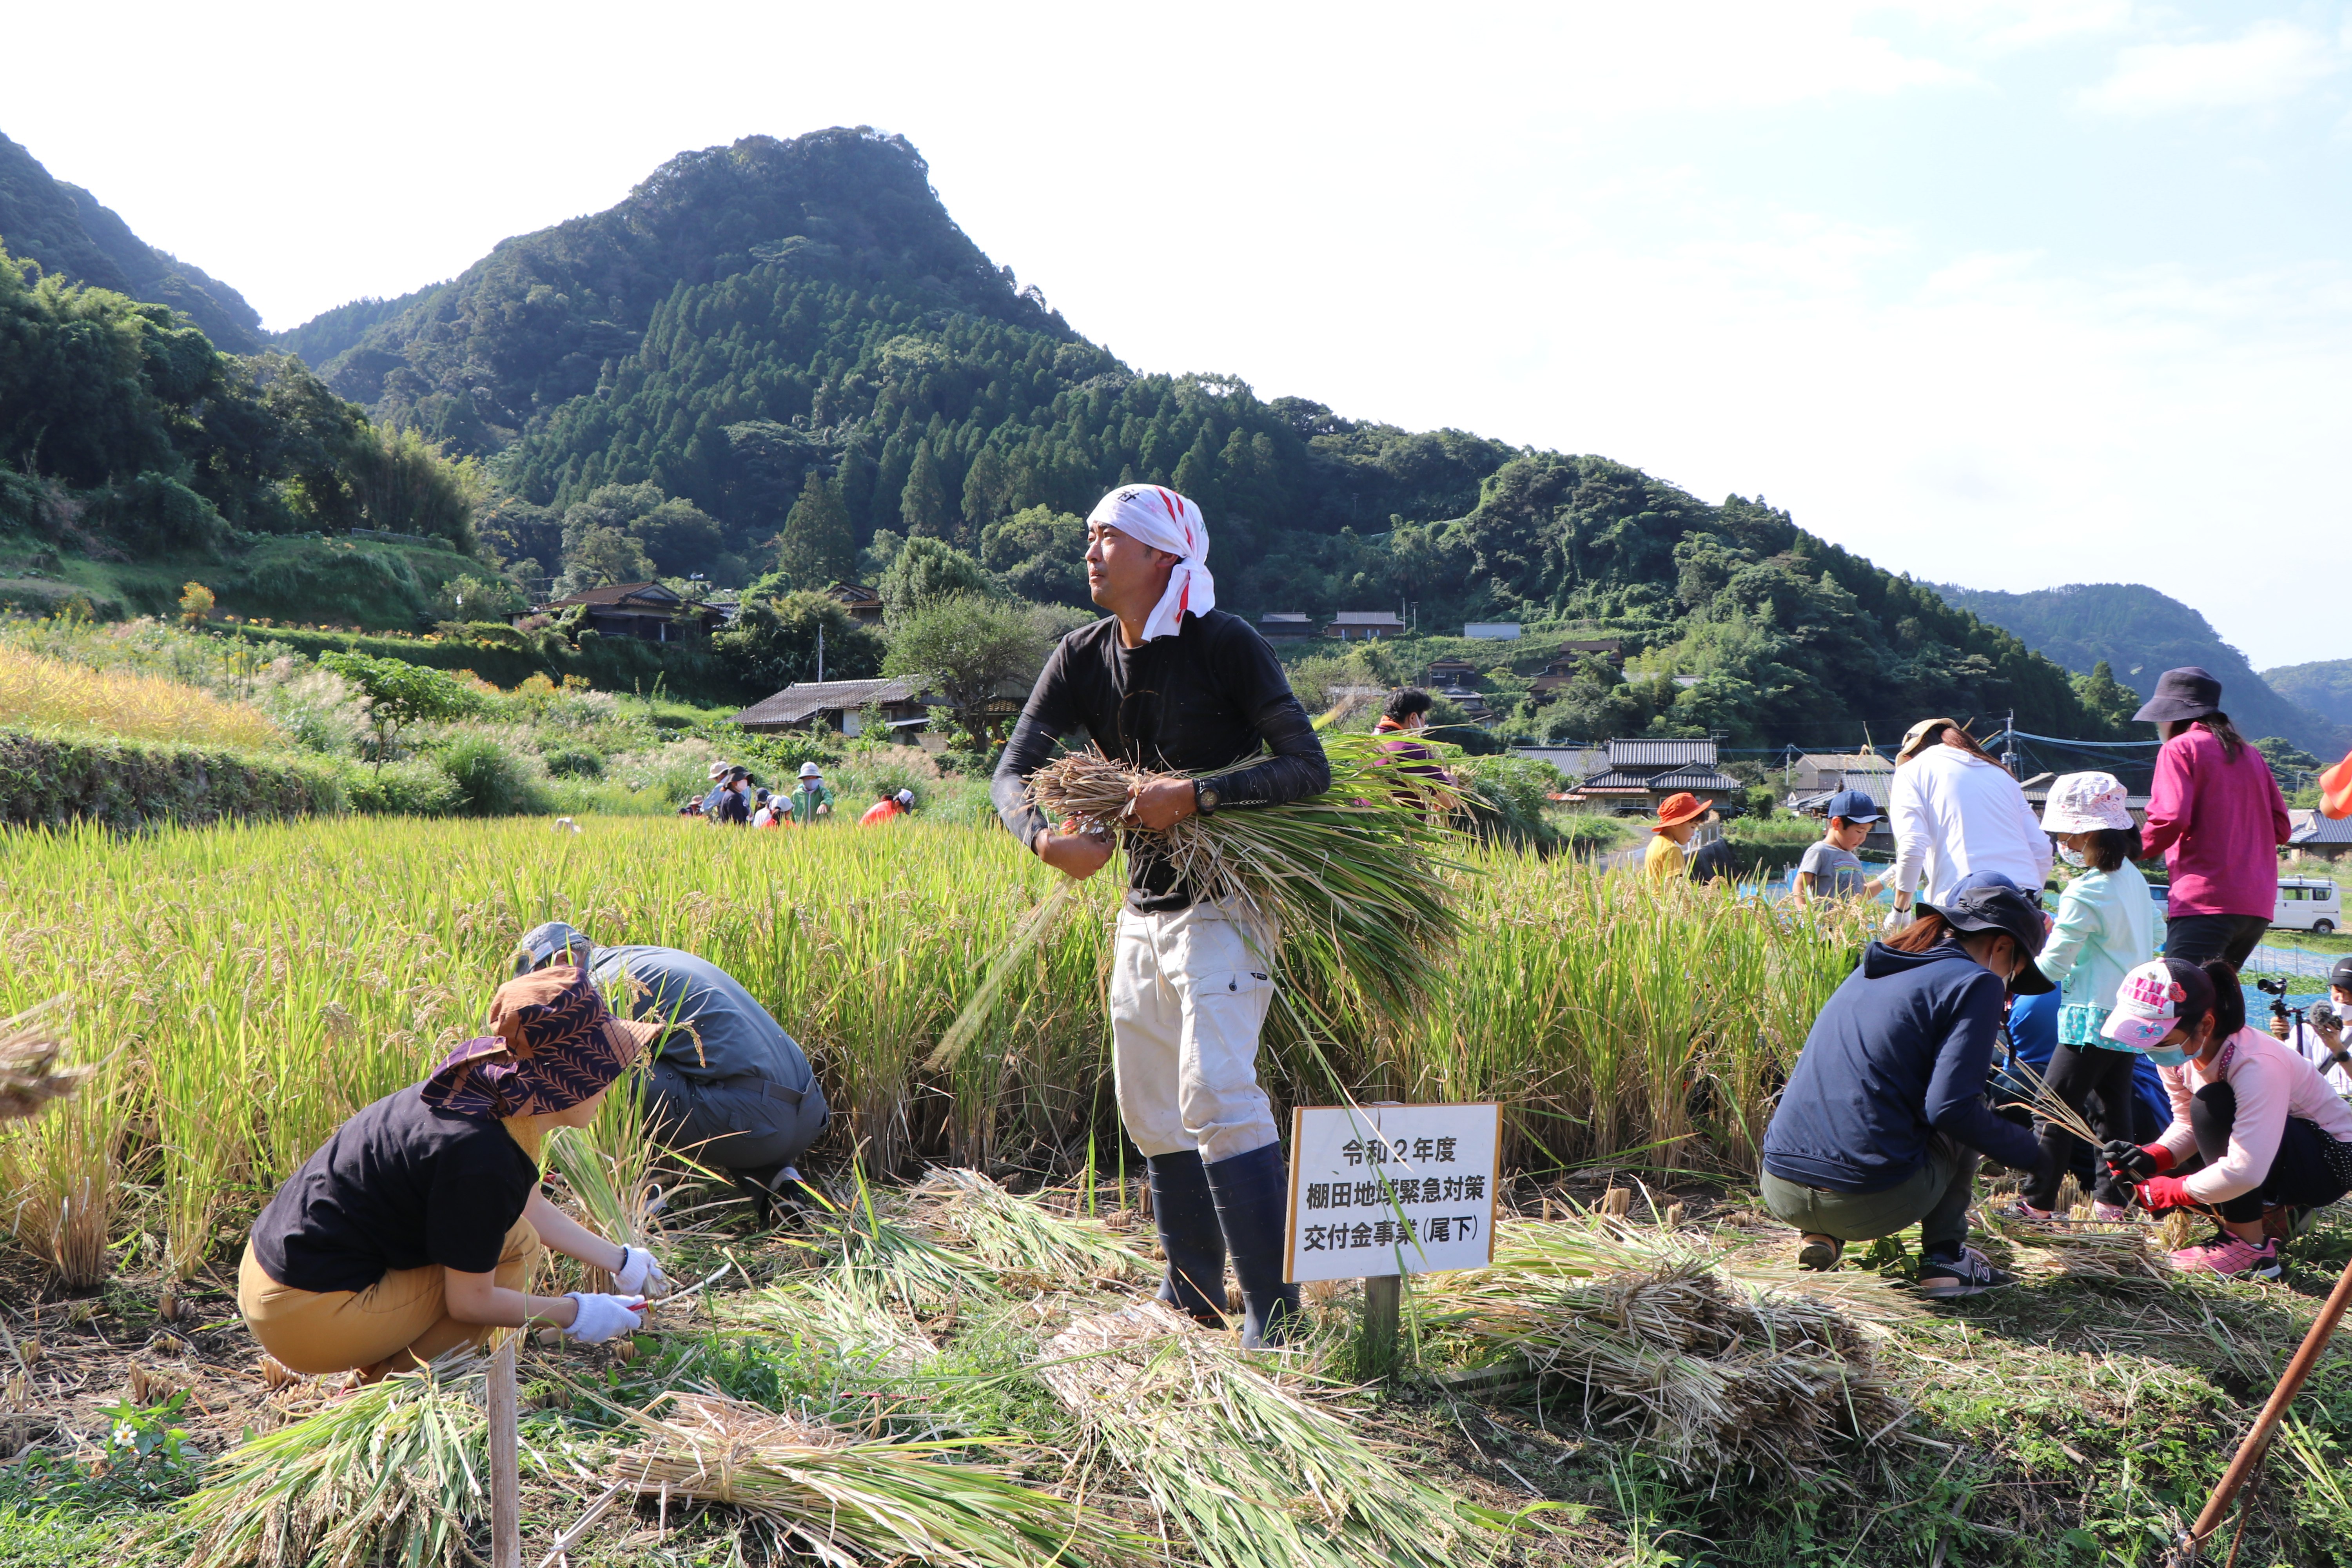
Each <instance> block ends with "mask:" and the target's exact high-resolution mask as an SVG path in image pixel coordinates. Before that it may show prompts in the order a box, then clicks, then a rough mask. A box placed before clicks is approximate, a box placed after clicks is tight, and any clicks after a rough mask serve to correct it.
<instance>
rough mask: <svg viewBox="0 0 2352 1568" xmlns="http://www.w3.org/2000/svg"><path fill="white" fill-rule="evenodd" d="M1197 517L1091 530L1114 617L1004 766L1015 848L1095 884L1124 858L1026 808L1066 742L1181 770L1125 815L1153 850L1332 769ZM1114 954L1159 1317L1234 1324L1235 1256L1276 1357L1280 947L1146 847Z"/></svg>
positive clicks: (1314, 786) (1252, 1326)
mask: <svg viewBox="0 0 2352 1568" xmlns="http://www.w3.org/2000/svg"><path fill="white" fill-rule="evenodd" d="M1208 552H1209V531H1208V528H1207V526H1206V525H1205V524H1204V523H1203V522H1202V520H1201V509H1200V508H1199V507H1197V506H1195V505H1194V504H1193V503H1192V501H1190V500H1187V499H1185V498H1184V497H1183V496H1181V495H1178V494H1177V493H1176V492H1175V491H1174V490H1171V489H1165V488H1164V487H1162V486H1160V485H1123V486H1121V487H1120V488H1119V489H1115V490H1113V491H1112V492H1111V493H1110V494H1108V495H1107V496H1105V497H1104V498H1103V499H1102V500H1101V501H1100V502H1099V503H1097V505H1096V507H1095V510H1094V512H1093V514H1092V515H1091V516H1089V517H1088V518H1087V587H1088V589H1089V590H1090V591H1091V592H1092V594H1093V595H1094V600H1095V603H1097V605H1102V606H1103V607H1104V608H1105V609H1107V610H1108V611H1110V615H1109V616H1108V617H1107V618H1106V619H1103V620H1100V621H1097V622H1096V623H1094V624H1093V625H1092V626H1081V627H1079V628H1078V629H1077V630H1076V631H1074V632H1072V633H1071V634H1070V635H1069V636H1067V637H1064V638H1063V639H1062V641H1061V643H1060V645H1059V646H1058V647H1055V649H1054V652H1053V655H1052V657H1050V658H1047V659H1046V661H1045V671H1044V673H1042V674H1041V675H1039V676H1038V677H1037V685H1036V689H1034V690H1033V691H1032V692H1031V693H1030V694H1029V701H1028V705H1027V706H1026V707H1024V709H1023V710H1021V719H1020V721H1019V722H1018V723H1016V724H1015V725H1014V726H1013V738H1012V740H1011V741H1010V742H1008V743H1007V744H1006V746H1005V748H1004V754H1003V758H1002V759H1001V760H1000V761H999V762H998V763H997V765H996V773H995V777H994V780H993V782H992V785H991V793H992V798H993V799H994V801H995V803H996V807H997V812H998V814H999V816H1002V818H1003V822H1004V826H1005V827H1006V828H1007V829H1008V830H1010V831H1011V833H1012V834H1013V838H1014V839H1015V840H1016V841H1017V842H1019V843H1021V844H1023V845H1024V846H1026V847H1028V848H1029V849H1030V851H1031V852H1032V853H1034V855H1036V857H1037V858H1039V859H1041V860H1043V861H1045V864H1046V865H1048V866H1051V867H1053V868H1055V870H1058V871H1060V872H1062V873H1064V874H1065V875H1066V876H1069V877H1072V878H1079V879H1083V878H1087V877H1091V876H1093V875H1094V874H1095V873H1096V872H1097V871H1099V870H1101V869H1102V868H1103V866H1104V864H1105V863H1106V862H1108V860H1109V858H1110V856H1111V851H1112V850H1113V848H1115V847H1116V845H1115V844H1114V842H1113V841H1112V839H1111V838H1110V837H1108V835H1105V834H1100V833H1094V832H1088V831H1084V830H1083V829H1082V827H1081V825H1080V824H1078V823H1076V822H1075V821H1065V822H1063V823H1062V824H1060V825H1059V826H1055V824H1053V823H1051V822H1048V821H1047V820H1046V819H1045V815H1044V814H1043V813H1041V812H1040V811H1038V810H1037V808H1036V807H1035V806H1034V805H1030V804H1029V798H1028V781H1029V776H1030V775H1031V774H1032V773H1035V772H1036V771H1037V769H1038V768H1040V767H1042V766H1044V765H1045V762H1046V761H1047V759H1049V758H1050V757H1051V756H1052V755H1053V754H1054V752H1055V740H1056V737H1058V736H1062V735H1068V734H1074V733H1076V732H1078V731H1085V732H1086V733H1087V735H1089V736H1090V737H1091V738H1092V739H1093V741H1094V743H1095V744H1096V745H1097V746H1099V747H1101V748H1102V750H1103V752H1104V753H1105V754H1106V755H1108V756H1111V757H1115V758H1117V759H1118V760H1119V761H1121V762H1124V763H1129V764H1131V765H1134V766H1137V767H1140V768H1149V769H1154V770H1158V771H1161V772H1165V773H1193V774H1197V775H1203V776H1199V777H1195V778H1190V779H1187V778H1169V779H1162V780H1159V781H1156V782H1154V783H1151V784H1145V785H1143V786H1141V787H1140V788H1139V790H1138V792H1137V794H1136V796H1135V799H1134V802H1133V804H1132V805H1130V807H1129V815H1130V816H1132V817H1133V818H1134V820H1135V821H1136V822H1137V823H1138V824H1139V825H1140V826H1143V827H1144V828H1146V829H1148V830H1150V831H1151V832H1159V831H1161V830H1164V829H1166V828H1169V827H1171V826H1174V825H1175V824H1176V823H1177V822H1178V821H1180V820H1181V819H1182V818H1184V817H1187V816H1193V815H1194V814H1196V813H1197V814H1199V815H1201V816H1210V815H1212V814H1213V813H1216V812H1219V811H1245V810H1249V809H1252V808H1254V807H1258V806H1267V805H1280V804H1282V803H1283V802H1286V801H1293V800H1299V799H1302V798H1304V797H1306V796H1307V795H1318V794H1320V793H1322V792H1323V791H1324V790H1327V789H1328V788H1329V787H1330V786H1331V764H1330V762H1329V760H1328V758H1326V757H1325V756H1324V754H1323V743H1322V742H1320V741H1319V740H1318V739H1317V738H1316V735H1315V727H1314V725H1313V724H1312V723H1311V722H1310V721H1308V720H1307V711H1306V710H1305V709H1303V708H1301V707H1300V706H1299V705H1298V699H1297V698H1296V697H1295V696H1293V695H1291V690H1290V680H1289V678H1288V677H1287V676H1286V675H1285V674H1284V673H1283V669H1282V664H1281V661H1280V660H1278V659H1276V658H1275V657H1274V650H1273V649H1272V648H1271V647H1267V646H1266V643H1265V638H1264V637H1259V636H1258V635H1257V632H1256V630H1255V628H1253V627H1252V626H1250V624H1249V623H1248V622H1246V621H1244V620H1241V619H1240V618H1238V617H1236V616H1230V615H1227V614H1226V613H1224V612H1223V611H1222V610H1219V609H1218V608H1217V607H1216V587H1215V584H1214V583H1213V581H1212V580H1211V578H1210V575H1209V571H1208V564H1207V557H1208ZM1127 871H1128V888H1127V901H1126V907H1125V908H1124V909H1122V910H1120V911H1119V916H1118V937H1117V940H1116V942H1115V943H1114V946H1113V948H1112V957H1111V981H1110V1031H1111V1055H1112V1059H1113V1063H1114V1065H1115V1067H1116V1068H1117V1078H1118V1110H1119V1119H1120V1121H1123V1122H1124V1123H1125V1124H1126V1127H1127V1131H1128V1136H1129V1137H1130V1138H1132V1139H1134V1140H1135V1145H1136V1147H1137V1148H1138V1149H1139V1150H1141V1151H1142V1152H1143V1155H1144V1158H1145V1160H1146V1161H1147V1163H1149V1165H1150V1173H1151V1205H1152V1216H1153V1218H1154V1219H1155V1220H1156V1221H1157V1222H1158V1224H1159V1227H1160V1245H1161V1246H1162V1247H1164V1248H1165V1249H1166V1251H1167V1255H1168V1273H1167V1278H1166V1279H1164V1280H1163V1281H1162V1283H1161V1285H1160V1300H1163V1301H1166V1302H1168V1303H1170V1304H1171V1305H1172V1306H1175V1307H1177V1308H1179V1309H1181V1310H1183V1311H1185V1312H1188V1313H1190V1314H1191V1315H1192V1317H1193V1318H1194V1319H1195V1320H1196V1321H1200V1322H1202V1323H1204V1324H1217V1325H1222V1324H1223V1321H1224V1317H1223V1307H1224V1302H1225V1260H1226V1259H1227V1258H1229V1257H1230V1258H1232V1260H1233V1265H1234V1279H1236V1280H1237V1281H1238V1282H1239V1283H1240V1285H1241V1288H1242V1317H1243V1321H1242V1342H1243V1344H1244V1345H1245V1346H1247V1347H1249V1348H1250V1349H1253V1350H1255V1349H1256V1348H1258V1347H1259V1346H1260V1345H1262V1344H1272V1343H1276V1342H1279V1341H1281V1340H1282V1339H1283V1338H1284V1336H1285V1332H1286V1329H1285V1325H1286V1321H1287V1320H1288V1319H1289V1318H1290V1317H1292V1316H1293V1315H1295V1314H1296V1313H1297V1310H1298V1287H1297V1285H1295V1284H1286V1283H1285V1282H1284V1280H1283V1278H1282V1276H1283V1226H1284V1222H1285V1215H1286V1206H1287V1199H1288V1195H1289V1188H1288V1183H1287V1181H1286V1178H1285V1172H1284V1162H1283V1153H1282V1139H1281V1134H1280V1132H1279V1131H1277V1130H1276V1127H1275V1124H1274V1110H1273V1105H1272V1102H1271V1101H1270V1100H1268V1099H1267V1097H1266V1093H1265V1089H1263V1088H1261V1087H1259V1084H1258V1081H1257V1047H1258V1031H1259V1030H1260V1028H1262V1027H1263V1026H1264V1025H1265V1012H1266V1006H1267V1005H1268V1003H1269V1002H1271V1000H1272V999H1273V994H1274V993H1273V989H1272V985H1271V982H1270V980H1269V972H1270V971H1271V970H1272V968H1273V963H1272V960H1273V957H1274V952H1275V942H1276V933H1275V932H1274V931H1269V930H1267V929H1265V925H1264V924H1263V922H1261V921H1257V920H1256V919H1255V918H1254V917H1253V916H1252V914H1251V913H1250V911H1249V910H1246V909H1244V907H1242V905H1241V904H1240V903H1239V901H1238V900H1233V899H1230V898H1226V899H1218V898H1215V897H1213V896H1198V895H1202V894H1204V893H1207V892H1209V890H1207V889H1195V888H1193V887H1192V886H1191V885H1190V884H1188V883H1186V882H1184V881H1182V880H1181V879H1179V878H1178V876H1177V875H1176V871H1175V868H1173V867H1172V866H1171V865H1170V864H1169V863H1168V861H1167V860H1166V858H1164V857H1163V856H1161V855H1160V853H1158V852H1157V851H1156V850H1155V848H1154V847H1153V846H1152V843H1151V841H1150V839H1149V838H1148V837H1142V836H1137V837H1130V838H1129V840H1128V846H1127Z"/></svg>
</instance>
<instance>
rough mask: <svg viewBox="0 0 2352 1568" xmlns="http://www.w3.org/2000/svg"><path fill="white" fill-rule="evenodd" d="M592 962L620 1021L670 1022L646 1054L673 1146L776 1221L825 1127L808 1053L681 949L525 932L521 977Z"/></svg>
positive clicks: (569, 931)
mask: <svg viewBox="0 0 2352 1568" xmlns="http://www.w3.org/2000/svg"><path fill="white" fill-rule="evenodd" d="M551 963H579V964H584V965H585V966H586V967H587V970H588V975H589V978H590V979H591V980H592V981H593V982H594V983H595V984H596V985H597V986H598V987H599V988H600V989H602V990H604V991H605V992H607V993H619V994H615V995H614V998H613V1003H612V1005H613V1009H614V1012H616V1013H618V1014H619V1015H620V1016H623V1017H627V1018H634V1019H637V1020H641V1021H659V1022H662V1023H665V1024H667V1025H668V1026H669V1027H668V1029H667V1031H666V1032H664V1033H663V1035H662V1036H661V1037H659V1038H658V1039H656V1041H655V1042H654V1044H653V1046H652V1047H651V1048H650V1049H649V1050H648V1051H647V1053H646V1056H647V1068H646V1116H647V1120H648V1121H650V1122H651V1123H652V1124H653V1125H654V1127H655V1129H656V1136H657V1137H659V1138H660V1139H661V1141H662V1142H663V1143H664V1144H665V1145H666V1146H667V1147H668V1148H670V1149H673V1150H676V1151H677V1152H679V1153H681V1154H685V1155H687V1156H688V1157H689V1158H691V1159H693V1160H695V1161H697V1162H698V1163H701V1164H704V1165H707V1166H709V1167H710V1168H712V1169H714V1170H719V1171H723V1172H725V1173H727V1174H728V1175H729V1176H730V1177H731V1178H732V1179H733V1180H734V1182H735V1184H736V1185H737V1186H738V1187H739V1188H740V1189H741V1190H742V1191H743V1193H744V1194H745V1195H746V1196H748V1197H750V1198H751V1204H752V1207H753V1208H754V1210H755V1211H756V1212H757V1213H758V1215H759V1216H760V1223H761V1224H762V1225H765V1224H767V1223H768V1221H769V1218H770V1215H771V1211H772V1205H774V1203H775V1201H776V1200H777V1199H779V1198H782V1199H786V1200H788V1201H790V1200H793V1199H794V1198H796V1196H797V1194H798V1190H799V1187H800V1181H801V1174H800V1172H799V1171H798V1170H797V1169H796V1168H795V1165H794V1163H795V1162H796V1161H798V1160H799V1159H800V1157H801V1156H802V1155H803V1154H805V1153H806V1152H808V1150H809V1147H810V1145H812V1144H814V1142H816V1140H817V1135H818V1134H819V1133H821V1132H823V1131H824V1124H825V1120H826V1117H827V1115H828V1112H827V1110H826V1108H825V1102H824V1089H822V1088H820V1087H819V1086H818V1084H817V1081H816V1073H815V1070H814V1068H811V1067H810V1066H809V1059H808V1057H807V1056H806V1055H805V1054H804V1053H803V1051H802V1050H801V1048H800V1046H799V1045H798V1044H797V1043H796V1042H795V1041H794V1040H793V1037H791V1036H790V1035H788V1034H786V1033H785V1032H784V1030H783V1026H782V1025H780V1024H778V1023H777V1022H776V1020H775V1019H774V1018H773V1017H772V1016H770V1015H769V1012H768V1010H767V1009H766V1008H764V1007H762V1006H761V1005H760V1004H759V1003H758V1002H757V1001H755V1000H754V999H753V998H752V995H751V993H750V992H749V991H746V990H744V989H743V987H742V985H741V984H739V983H738V982H737V981H736V979H735V977H734V976H733V975H731V974H730V973H727V972H726V971H725V970H723V969H721V968H719V966H718V965H717V964H715V963H711V962H709V960H708V959H703V958H697V957H696V956H695V955H694V954H692V953H690V952H680V951H678V950H677V948H674V947H593V946H592V945H591V944H590V942H589V941H588V938H587V937H586V936H585V935H584V934H583V932H581V931H579V930H578V929H577V928H575V927H572V926H570V925H566V924H565V923H564V922H563V921H549V922H548V923H547V924H545V925H542V926H539V927H537V928H535V929H533V930H532V931H529V932H527V933H526V934H525V935H524V937H523V939H522V942H521V944H520V946H519V947H517V948H516V950H515V960H514V970H515V973H517V974H525V973H530V971H531V970H534V969H540V968H544V967H545V966H546V965H548V964H551Z"/></svg>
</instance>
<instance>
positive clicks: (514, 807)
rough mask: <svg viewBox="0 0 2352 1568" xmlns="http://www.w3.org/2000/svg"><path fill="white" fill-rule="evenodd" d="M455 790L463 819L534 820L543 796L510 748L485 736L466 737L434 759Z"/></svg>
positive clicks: (544, 805) (542, 810)
mask: <svg viewBox="0 0 2352 1568" xmlns="http://www.w3.org/2000/svg"><path fill="white" fill-rule="evenodd" d="M435 760H436V762H438V763H440V766H441V771H442V772H443V773H446V774H448V775H449V782H450V783H451V784H455V785H456V786H457V810H458V811H459V812H461V813H462V814H464V815H465V816H541V815H543V814H544V813H545V812H546V810H547V797H546V795H545V792H543V791H542V790H541V788H540V787H539V781H538V780H536V779H534V778H532V777H531V776H530V770H529V769H528V768H526V767H525V766H524V765H523V762H522V759H521V758H520V756H518V755H516V753H515V752H514V751H513V749H512V748H510V747H509V746H507V745H505V744H503V743H501V742H498V741H494V740H492V739H491V738H490V737H489V736H488V735H467V736H464V737H462V738H460V739H458V740H457V741H453V742H450V743H449V744H448V745H446V746H445V747H443V748H442V750H441V752H440V754H439V755H438V756H437V757H436V759H435Z"/></svg>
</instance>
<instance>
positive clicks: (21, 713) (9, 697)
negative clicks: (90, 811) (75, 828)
mask: <svg viewBox="0 0 2352 1568" xmlns="http://www.w3.org/2000/svg"><path fill="white" fill-rule="evenodd" d="M0 724H6V725H12V726H21V727H32V728H41V727H52V726H53V727H57V728H62V729H70V730H90V731H99V732H100V733H103V734H109V735H121V736H124V737H126V738H128V739H131V740H141V741H176V742H192V743H194V744H199V745H215V746H231V747H238V748H243V749H247V750H253V751H269V750H276V749H278V748H281V747H283V746H285V745H286V743H287V742H286V737H285V735H284V734H283V733H282V732H280V731H279V730H278V726H277V725H275V724H273V723H271V722H270V721H268V719H267V718H265V717H263V716H262V715H261V714H260V713H258V712H257V711H255V710H253V709H252V708H249V707H247V705H245V704H244V703H241V702H224V701H222V700H220V699H218V698H216V697H215V696H213V695H212V693H210V692H208V691H205V690H202V689H198V688H196V687H193V686H188V685H185V684H184V683H182V682H180V681H176V680H169V679H164V678H163V677H161V676H153V675H135V674H130V673H127V672H124V671H121V670H108V669H92V668H89V667H88V666H86V665H78V664H71V663H68V662H67V661H66V660H63V659H56V658H43V657H42V656H40V655H38V654H30V653H26V652H23V651H22V650H20V649H16V648H12V647H5V646H0Z"/></svg>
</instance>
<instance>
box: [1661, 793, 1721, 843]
mask: <svg viewBox="0 0 2352 1568" xmlns="http://www.w3.org/2000/svg"><path fill="white" fill-rule="evenodd" d="M1713 809H1714V808H1713V807H1711V806H1709V805H1707V804H1706V802H1705V801H1703V800H1701V799H1699V797H1698V796H1696V795H1693V794H1691V793H1690V792H1689V791H1688V790H1682V791H1678V792H1676V793H1675V794H1674V795H1668V796H1666V798H1665V799H1664V800H1662V801H1660V802H1658V827H1678V826H1681V825H1682V824H1684V823H1685V822H1696V821H1697V820H1698V819H1699V818H1700V817H1702V816H1706V814H1707V813H1708V812H1709V811H1711V810H1713ZM1657 830H1658V829H1657V827H1654V828H1652V829H1651V830H1650V831H1651V832H1653V833H1655V832H1656V831H1657Z"/></svg>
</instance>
